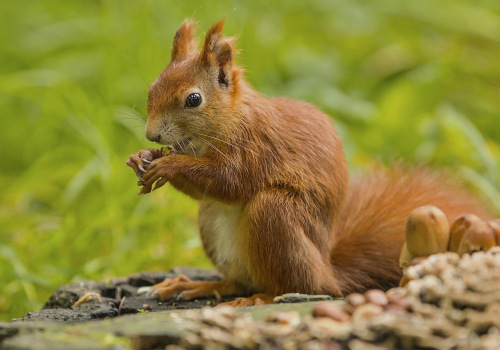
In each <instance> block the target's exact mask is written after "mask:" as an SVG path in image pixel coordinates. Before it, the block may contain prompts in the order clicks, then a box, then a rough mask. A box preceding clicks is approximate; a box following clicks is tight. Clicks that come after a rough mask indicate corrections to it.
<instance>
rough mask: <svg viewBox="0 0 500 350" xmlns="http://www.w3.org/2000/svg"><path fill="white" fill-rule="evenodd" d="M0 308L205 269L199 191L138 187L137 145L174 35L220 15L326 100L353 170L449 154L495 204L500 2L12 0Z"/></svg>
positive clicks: (2, 151)
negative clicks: (91, 286) (152, 272)
mask: <svg viewBox="0 0 500 350" xmlns="http://www.w3.org/2000/svg"><path fill="white" fill-rule="evenodd" d="M0 7H1V10H0V112H1V117H0V118H1V119H0V120H1V124H0V125H1V126H0V181H1V183H2V184H3V186H2V189H1V190H0V320H9V319H11V318H12V317H19V316H21V315H22V314H23V313H26V312H28V311H33V310H35V309H37V308H39V307H40V306H41V305H42V303H43V302H44V301H45V300H46V299H47V298H48V296H49V295H50V294H51V293H52V291H53V290H54V288H55V287H57V285H59V284H62V283H69V282H71V281H76V280H80V279H99V280H102V279H106V278H111V277H113V276H120V275H128V274H130V273H133V272H136V271H139V270H143V269H169V268H171V267H173V266H176V265H181V264H188V265H194V266H210V265H209V263H208V260H207V259H206V258H205V257H204V254H203V252H202V249H201V246H200V242H199V240H198V233H197V225H196V211H197V208H196V203H195V202H194V201H193V200H191V199H189V198H187V197H186V196H184V195H182V194H179V193H177V192H175V191H174V190H173V189H172V188H170V187H168V186H167V187H166V188H165V189H162V190H160V191H157V192H155V193H154V194H152V195H147V196H141V197H139V198H137V197H136V196H135V194H136V193H137V191H138V188H137V187H136V186H135V183H136V180H135V178H134V177H135V176H134V174H133V173H132V171H130V169H128V168H127V167H126V166H125V160H126V159H127V157H128V155H129V154H130V153H133V152H136V151H137V150H139V149H140V148H144V147H147V146H151V144H150V143H148V142H147V141H146V140H145V138H144V136H143V123H141V121H140V117H138V116H145V115H146V112H145V101H146V91H147V86H148V84H149V83H150V82H152V81H153V80H154V78H155V77H156V75H157V74H158V73H159V72H160V71H161V70H162V69H163V67H164V66H165V65H166V64H167V63H168V59H169V52H170V47H171V41H172V38H173V34H174V32H175V30H176V29H177V27H178V26H179V24H180V23H181V22H182V20H183V19H184V18H186V17H191V16H193V15H194V17H195V18H196V20H197V21H198V22H199V33H200V35H201V34H202V33H203V32H205V31H206V30H207V29H208V27H209V26H210V25H211V24H212V23H214V22H216V21H217V20H219V19H220V18H223V17H225V18H226V30H225V31H226V33H228V34H229V35H238V36H239V39H238V43H239V48H240V49H241V52H240V56H239V58H238V59H239V62H240V63H241V64H242V65H243V66H244V67H245V68H246V69H247V72H246V77H247V79H248V80H249V81H250V82H251V83H252V84H253V85H254V86H255V87H256V89H257V90H259V91H261V92H263V93H265V94H266V95H273V96H278V95H280V96H289V97H292V98H297V99H303V100H307V101H309V102H311V103H314V104H316V105H318V106H319V107H321V108H322V109H323V110H325V111H326V112H327V113H329V114H330V115H331V116H332V117H333V119H334V122H335V124H336V125H337V127H338V129H339V131H340V133H341V135H342V138H343V139H344V142H345V151H346V154H347V156H348V161H349V164H350V166H351V169H352V170H353V171H355V170H358V169H365V168H367V167H368V166H369V165H370V164H371V163H373V161H375V160H377V159H381V160H383V161H385V162H388V161H390V160H391V159H398V158H403V159H406V160H408V161H416V162H427V163H430V164H432V165H434V166H436V167H439V166H447V167H452V168H453V169H455V170H456V172H457V173H458V174H460V175H461V176H462V177H463V178H464V179H465V180H467V181H469V182H470V184H471V186H473V187H475V188H477V189H478V191H479V192H480V193H482V195H483V196H484V197H485V198H486V199H487V200H488V201H489V202H490V203H491V205H492V206H494V208H495V209H496V210H497V211H500V182H499V175H500V172H499V169H498V164H499V163H500V142H499V140H500V36H499V35H498V33H500V5H499V2H498V1H496V0H490V1H485V0H483V1H465V0H420V1H400V0H381V1H362V0H357V1H352V0H336V1H321V0H314V1H310V2H303V1H285V0H277V1H273V2H266V1H263V0H258V1H242V2H236V1H229V0H227V1H212V2H206V1H190V2H185V1H159V0H150V1H118V0H106V1H61V0H52V1H51V0H46V1H28V0H18V1H3V2H2V3H1V5H0Z"/></svg>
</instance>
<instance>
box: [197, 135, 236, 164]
mask: <svg viewBox="0 0 500 350" xmlns="http://www.w3.org/2000/svg"><path fill="white" fill-rule="evenodd" d="M193 136H194V137H196V138H197V139H198V140H200V141H202V142H205V143H206V144H207V145H208V146H210V147H211V148H212V149H214V150H216V151H217V152H219V153H220V154H221V155H222V156H223V157H224V158H226V159H227V160H228V161H229V164H230V165H231V166H232V167H233V168H234V170H236V169H237V167H236V166H235V164H234V162H233V161H232V160H231V158H229V157H228V156H227V155H225V154H224V153H223V152H222V151H221V150H220V149H218V148H217V147H215V146H214V145H213V144H212V143H211V142H209V141H207V140H205V139H204V138H202V137H199V136H197V135H195V134H193Z"/></svg>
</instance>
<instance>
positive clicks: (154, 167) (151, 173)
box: [138, 157, 173, 195]
mask: <svg viewBox="0 0 500 350" xmlns="http://www.w3.org/2000/svg"><path fill="white" fill-rule="evenodd" d="M168 163H170V158H169V157H162V158H159V159H155V160H153V161H152V162H150V163H149V164H148V166H147V167H146V172H144V173H143V174H142V183H141V184H142V186H143V187H142V189H141V190H140V191H139V193H138V195H141V194H146V193H150V192H151V191H154V190H157V189H158V188H160V187H162V186H163V185H165V184H166V183H167V182H168V181H169V180H170V179H171V178H172V176H173V174H172V169H171V167H170V166H169V164H168ZM153 185H154V188H153Z"/></svg>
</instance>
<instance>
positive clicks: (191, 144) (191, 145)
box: [187, 139, 197, 157]
mask: <svg viewBox="0 0 500 350" xmlns="http://www.w3.org/2000/svg"><path fill="white" fill-rule="evenodd" d="M187 141H188V142H189V146H190V147H191V150H192V151H193V154H194V156H195V157H197V155H196V152H195V150H194V149H195V148H196V146H195V145H193V143H192V142H191V140H190V139H187ZM193 147H194V148H193Z"/></svg>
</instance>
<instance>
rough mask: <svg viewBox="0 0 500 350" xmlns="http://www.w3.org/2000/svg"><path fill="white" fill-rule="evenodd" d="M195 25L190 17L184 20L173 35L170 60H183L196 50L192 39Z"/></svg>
mask: <svg viewBox="0 0 500 350" xmlns="http://www.w3.org/2000/svg"><path fill="white" fill-rule="evenodd" d="M195 31H196V26H195V24H194V22H193V21H192V20H190V19H186V20H184V22H182V24H181V26H180V28H179V29H178V30H177V32H176V33H175V36H174V43H173V45H172V61H175V60H183V59H185V58H186V57H187V56H189V54H190V53H191V52H193V51H194V50H196V41H195V40H193V37H194V33H195Z"/></svg>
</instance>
